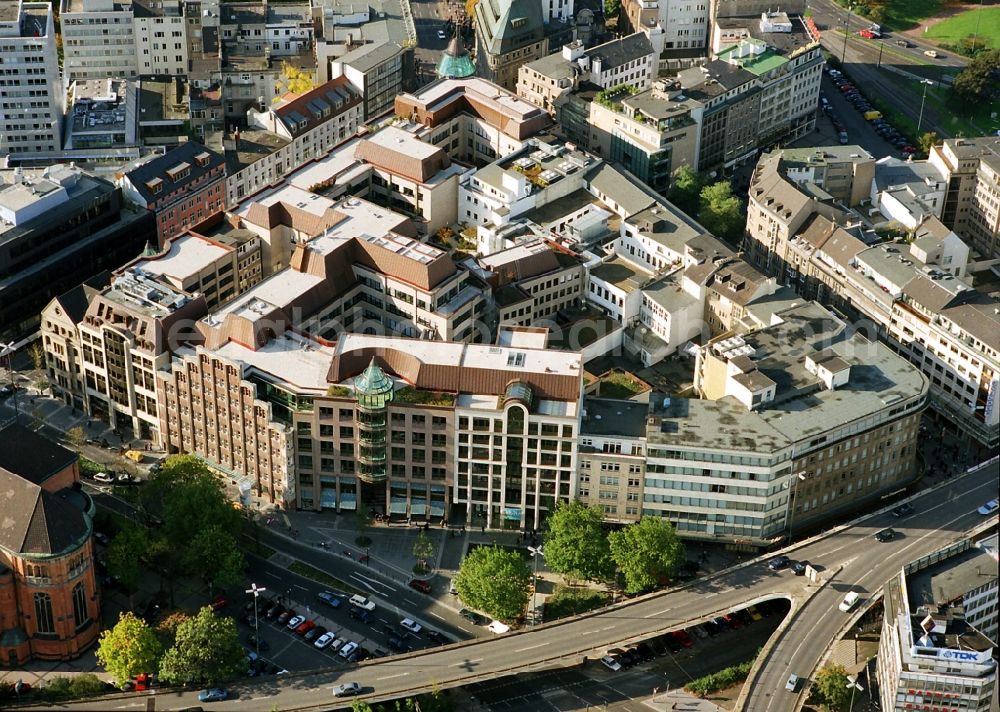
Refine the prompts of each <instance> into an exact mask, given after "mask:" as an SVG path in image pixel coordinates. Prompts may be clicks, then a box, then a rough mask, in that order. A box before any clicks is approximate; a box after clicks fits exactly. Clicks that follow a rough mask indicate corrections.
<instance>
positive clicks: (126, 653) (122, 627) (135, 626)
mask: <svg viewBox="0 0 1000 712" xmlns="http://www.w3.org/2000/svg"><path fill="white" fill-rule="evenodd" d="M162 654H163V646H162V645H161V644H160V640H159V638H157V637H156V633H155V632H153V629H152V628H150V627H149V625H148V624H147V623H146V622H145V621H144V620H142V619H141V618H138V617H137V616H135V614H133V613H131V612H130V611H126V612H124V613H122V614H121V616H119V618H118V622H117V623H115V626H114V628H111V629H110V630H105V631H104V632H103V633H101V638H100V641H99V642H98V645H97V661H98V662H99V663H101V665H103V666H104V668H105V669H106V670H107V671H108V672H109V673H111V676H112V677H113V678H114V679H115V683H116V684H117V685H118V686H119V687H120V686H121V685H123V684H124V683H125V682H127V681H129V680H131V679H132V678H133V677H135V676H136V675H139V674H140V673H155V672H156V670H157V667H158V664H159V660H160V656H161V655H162Z"/></svg>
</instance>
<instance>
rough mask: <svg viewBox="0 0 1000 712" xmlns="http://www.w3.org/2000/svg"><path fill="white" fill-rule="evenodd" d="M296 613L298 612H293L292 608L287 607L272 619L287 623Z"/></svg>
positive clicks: (283, 623)
mask: <svg viewBox="0 0 1000 712" xmlns="http://www.w3.org/2000/svg"><path fill="white" fill-rule="evenodd" d="M297 615H298V614H297V613H296V612H295V610H294V609H292V608H289V609H288V610H286V611H285V612H284V613H282V614H281V615H280V616H278V617H277V618H275V619H274V620H275V621H277V622H278V623H279V624H280V625H285V624H286V623H288V621H290V620H291V619H292V618H295V617H296V616H297Z"/></svg>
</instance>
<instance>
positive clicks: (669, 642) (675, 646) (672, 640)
mask: <svg viewBox="0 0 1000 712" xmlns="http://www.w3.org/2000/svg"><path fill="white" fill-rule="evenodd" d="M663 642H664V644H665V645H666V646H667V649H668V650H669V651H670V652H671V653H673V654H674V655H676V654H677V653H679V652H681V651H682V650H684V646H683V645H681V641H679V640H678V639H677V636H676V635H674V634H673V633H672V632H671V633H667V634H666V635H665V636H663Z"/></svg>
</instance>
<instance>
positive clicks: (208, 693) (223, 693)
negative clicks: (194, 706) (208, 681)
mask: <svg viewBox="0 0 1000 712" xmlns="http://www.w3.org/2000/svg"><path fill="white" fill-rule="evenodd" d="M228 699H229V690H227V689H226V688H224V687H210V688H208V689H207V690H202V691H201V693H200V694H199V695H198V701H199V702H222V701H224V700H228Z"/></svg>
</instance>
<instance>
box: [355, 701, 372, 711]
mask: <svg viewBox="0 0 1000 712" xmlns="http://www.w3.org/2000/svg"><path fill="white" fill-rule="evenodd" d="M351 712H375V710H373V709H372V706H371V705H370V704H368V703H367V702H362V701H361V700H354V702H352V703H351Z"/></svg>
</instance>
